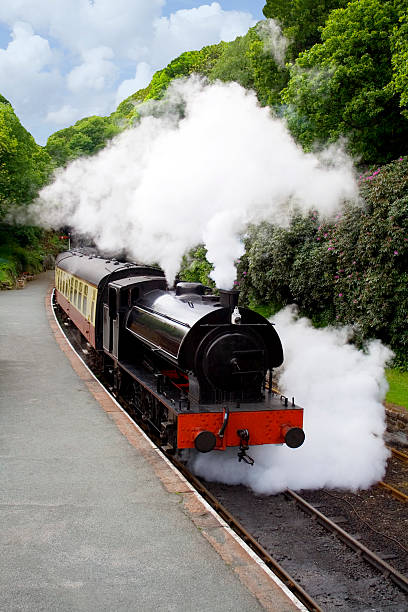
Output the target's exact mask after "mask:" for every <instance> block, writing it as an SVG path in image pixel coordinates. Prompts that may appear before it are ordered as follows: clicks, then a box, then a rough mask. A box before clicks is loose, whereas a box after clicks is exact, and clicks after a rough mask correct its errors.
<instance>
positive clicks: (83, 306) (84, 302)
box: [82, 285, 88, 316]
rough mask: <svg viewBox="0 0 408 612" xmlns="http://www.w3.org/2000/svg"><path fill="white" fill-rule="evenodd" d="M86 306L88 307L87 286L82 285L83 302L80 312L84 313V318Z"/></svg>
mask: <svg viewBox="0 0 408 612" xmlns="http://www.w3.org/2000/svg"><path fill="white" fill-rule="evenodd" d="M87 306H88V285H84V297H83V301H82V312H83V313H84V315H85V316H86V311H87Z"/></svg>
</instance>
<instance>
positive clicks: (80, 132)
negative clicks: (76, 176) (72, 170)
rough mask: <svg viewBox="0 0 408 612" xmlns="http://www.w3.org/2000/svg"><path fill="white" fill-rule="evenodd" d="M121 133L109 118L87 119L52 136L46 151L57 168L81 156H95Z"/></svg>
mask: <svg viewBox="0 0 408 612" xmlns="http://www.w3.org/2000/svg"><path fill="white" fill-rule="evenodd" d="M119 132H120V127H119V126H118V125H117V124H116V123H115V122H114V121H112V120H111V119H110V118H109V117H96V116H94V117H87V118H85V119H80V120H79V121H77V122H76V123H75V125H73V126H71V127H68V128H65V129H63V130H59V131H58V132H55V133H54V134H52V135H51V136H50V137H49V138H48V141H47V145H46V150H47V152H48V153H49V155H50V156H51V157H52V159H53V160H54V162H55V164H56V165H57V166H62V165H64V164H66V163H67V162H68V161H70V160H72V159H75V158H76V157H79V156H81V155H94V154H95V153H97V152H98V151H100V150H101V149H103V148H104V147H105V146H106V143H107V142H108V141H109V140H110V139H111V138H113V137H114V136H115V135H116V134H118V133H119Z"/></svg>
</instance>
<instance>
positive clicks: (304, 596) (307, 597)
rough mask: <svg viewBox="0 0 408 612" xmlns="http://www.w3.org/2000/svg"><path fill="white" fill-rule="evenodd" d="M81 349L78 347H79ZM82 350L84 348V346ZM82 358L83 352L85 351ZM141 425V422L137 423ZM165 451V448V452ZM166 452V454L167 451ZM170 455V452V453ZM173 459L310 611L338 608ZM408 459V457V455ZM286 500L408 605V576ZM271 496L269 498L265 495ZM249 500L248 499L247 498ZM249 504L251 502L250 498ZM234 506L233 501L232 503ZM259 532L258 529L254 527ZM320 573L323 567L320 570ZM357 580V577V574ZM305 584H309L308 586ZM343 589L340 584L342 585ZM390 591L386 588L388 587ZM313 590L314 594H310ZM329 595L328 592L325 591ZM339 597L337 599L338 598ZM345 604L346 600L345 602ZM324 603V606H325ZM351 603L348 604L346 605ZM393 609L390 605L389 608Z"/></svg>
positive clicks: (314, 512) (311, 510) (295, 499)
mask: <svg viewBox="0 0 408 612" xmlns="http://www.w3.org/2000/svg"><path fill="white" fill-rule="evenodd" d="M77 350H78V347H77ZM82 352H84V351H83V349H82ZM81 357H82V358H83V357H84V355H83V354H82V355H81ZM138 424H139V426H140V423H138ZM155 443H156V444H157V445H158V446H160V441H159V440H155ZM163 452H164V451H163ZM164 454H166V453H165V452H164ZM167 456H168V455H167ZM168 458H170V459H171V461H172V462H173V463H174V464H175V465H176V467H177V468H178V469H179V470H180V471H181V472H182V473H183V475H184V476H185V477H186V478H187V479H188V480H189V482H190V483H191V484H192V485H193V486H194V487H195V488H196V489H197V490H198V491H199V493H200V494H201V495H202V496H203V497H204V498H205V499H206V501H207V502H208V503H210V505H211V506H212V507H213V508H214V510H216V512H217V513H218V514H219V515H220V516H221V517H222V519H223V520H224V521H225V522H226V523H227V524H228V525H229V526H230V527H231V528H232V529H233V530H234V531H235V532H236V533H237V534H238V535H239V536H240V537H241V538H242V540H243V541H244V542H245V543H246V544H247V545H248V546H249V547H250V548H251V549H252V550H253V551H254V552H255V553H256V554H257V555H258V556H259V557H260V559H261V560H262V561H263V562H264V563H265V564H266V566H267V567H269V569H271V570H272V571H273V572H274V573H275V574H276V575H277V576H278V577H279V578H280V580H282V582H283V583H284V584H285V585H286V586H287V588H289V589H290V590H291V591H292V592H293V593H294V594H295V595H296V597H297V598H298V599H299V600H300V601H301V602H302V603H303V604H304V605H305V607H306V608H307V609H308V610H313V611H314V610H316V611H317V610H331V609H339V607H338V606H339V605H341V604H339V603H338V602H337V603H334V604H333V606H334V607H333V608H332V607H331V604H329V605H327V597H326V598H325V597H323V598H321V597H320V599H321V600H322V601H321V602H320V601H319V597H315V596H314V595H313V591H310V589H309V587H308V586H307V584H308V583H307V580H306V581H304V580H303V579H302V577H300V580H299V579H296V577H293V575H292V573H291V572H290V571H288V569H287V568H285V567H284V564H282V563H281V562H280V561H279V559H277V558H276V557H275V556H274V555H273V554H271V551H270V549H269V548H268V546H264V545H263V544H262V537H261V538H259V537H255V536H254V535H253V531H254V530H253V529H251V528H248V526H246V525H245V524H243V523H242V522H241V521H240V520H239V517H238V518H237V516H236V515H235V512H234V510H231V508H230V507H227V506H226V504H225V503H222V502H221V501H220V499H219V496H218V495H214V493H213V492H212V491H210V490H209V489H208V488H207V486H206V485H205V484H204V483H203V482H201V481H200V480H198V479H197V478H196V477H195V476H194V475H192V474H191V473H190V472H189V471H188V470H187V468H186V467H185V466H184V465H183V464H181V463H180V462H179V461H176V460H175V459H174V458H173V457H171V456H168ZM407 459H408V458H407ZM245 492H246V495H247V497H248V496H250V495H252V494H251V493H250V492H249V491H247V490H245ZM281 497H283V498H285V499H286V500H290V501H291V502H292V503H293V504H296V506H297V507H298V508H300V509H301V511H302V513H304V514H307V515H308V516H310V517H312V518H313V519H314V522H315V523H316V524H318V525H321V526H322V527H324V529H325V530H326V531H327V532H330V533H335V534H336V536H337V538H339V539H340V540H341V541H342V543H343V544H345V545H347V546H348V547H349V549H350V550H353V551H354V553H356V556H357V557H358V559H359V560H360V561H361V560H363V561H364V562H368V563H369V564H370V565H371V566H372V567H373V568H374V569H375V571H377V572H379V576H381V577H382V578H381V579H385V580H386V581H391V582H392V583H393V585H395V587H397V588H398V591H399V593H400V594H401V597H402V599H401V598H400V599H399V596H398V594H396V595H394V598H395V599H396V602H397V603H396V605H397V606H399V605H401V606H404V607H401V608H399V607H393V608H392V610H399V609H401V610H405V609H406V608H407V607H408V599H406V595H408V579H407V578H406V577H405V576H403V575H402V574H401V573H399V572H398V571H397V570H395V569H394V568H393V567H391V566H390V565H389V564H388V563H387V562H386V561H384V560H383V559H381V557H380V556H379V555H376V554H375V553H373V552H372V551H370V550H369V549H368V548H367V547H365V546H364V545H362V544H361V543H360V542H359V541H358V540H357V539H356V538H353V537H352V536H351V535H350V534H348V533H347V532H346V531H344V530H343V529H342V528H340V527H339V525H337V524H336V523H335V521H332V520H330V519H329V518H328V517H326V516H324V514H323V513H321V512H320V511H319V510H318V509H317V508H316V507H313V505H312V504H310V503H308V502H307V501H306V500H305V499H303V498H302V497H301V496H300V495H298V494H297V493H295V492H293V491H290V490H287V491H285V492H284V493H283V494H282V496H281ZM266 499H270V498H266ZM247 503H248V500H247ZM249 504H250V501H249ZM232 507H233V504H232ZM255 531H256V529H255ZM318 573H320V570H318ZM353 579H354V581H355V580H356V577H355V576H354V578H353ZM305 584H306V586H305ZM340 590H341V587H340ZM385 590H387V589H385ZM310 592H312V595H311V594H310ZM326 595H327V594H326ZM337 599H338V598H337ZM345 599H346V600H347V599H348V596H345ZM387 599H388V600H392V597H389V596H388V595H387ZM343 603H344V602H343ZM322 605H323V607H322ZM346 605H348V604H346ZM343 609H350V610H352V609H356V610H358V609H361V610H363V609H365V608H358V607H355V605H354V604H353V606H352V607H350V608H348V607H347V608H346V607H345V608H343ZM374 609H384V610H386V609H387V608H374ZM390 610H391V608H390Z"/></svg>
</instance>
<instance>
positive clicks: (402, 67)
mask: <svg viewBox="0 0 408 612" xmlns="http://www.w3.org/2000/svg"><path fill="white" fill-rule="evenodd" d="M407 8H408V7H407V6H405V10H407ZM391 45H392V50H393V56H392V67H393V70H394V76H393V81H392V86H393V88H394V91H396V92H398V93H400V94H401V99H400V106H402V107H406V106H408V16H407V14H406V13H405V14H402V15H401V17H400V19H399V24H398V25H396V26H395V27H394V31H393V35H392V38H391ZM402 114H403V115H404V116H405V117H406V118H407V119H408V110H407V109H405V110H403V111H402Z"/></svg>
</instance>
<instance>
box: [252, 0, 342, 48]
mask: <svg viewBox="0 0 408 612" xmlns="http://www.w3.org/2000/svg"><path fill="white" fill-rule="evenodd" d="M347 1H348V0H292V1H291V2H288V1H287V0H266V4H265V6H264V9H263V14H264V15H265V17H270V18H271V19H275V20H276V21H278V22H279V23H280V25H281V27H282V31H283V34H284V35H285V36H286V38H288V39H289V42H290V47H289V54H290V57H291V59H295V58H296V57H297V56H298V55H299V53H300V51H304V50H305V49H309V47H311V46H312V45H314V44H316V43H318V42H320V29H321V27H322V26H324V24H325V22H326V19H327V17H328V16H329V14H330V12H331V11H332V10H333V9H336V8H342V7H345V6H346V5H347Z"/></svg>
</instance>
